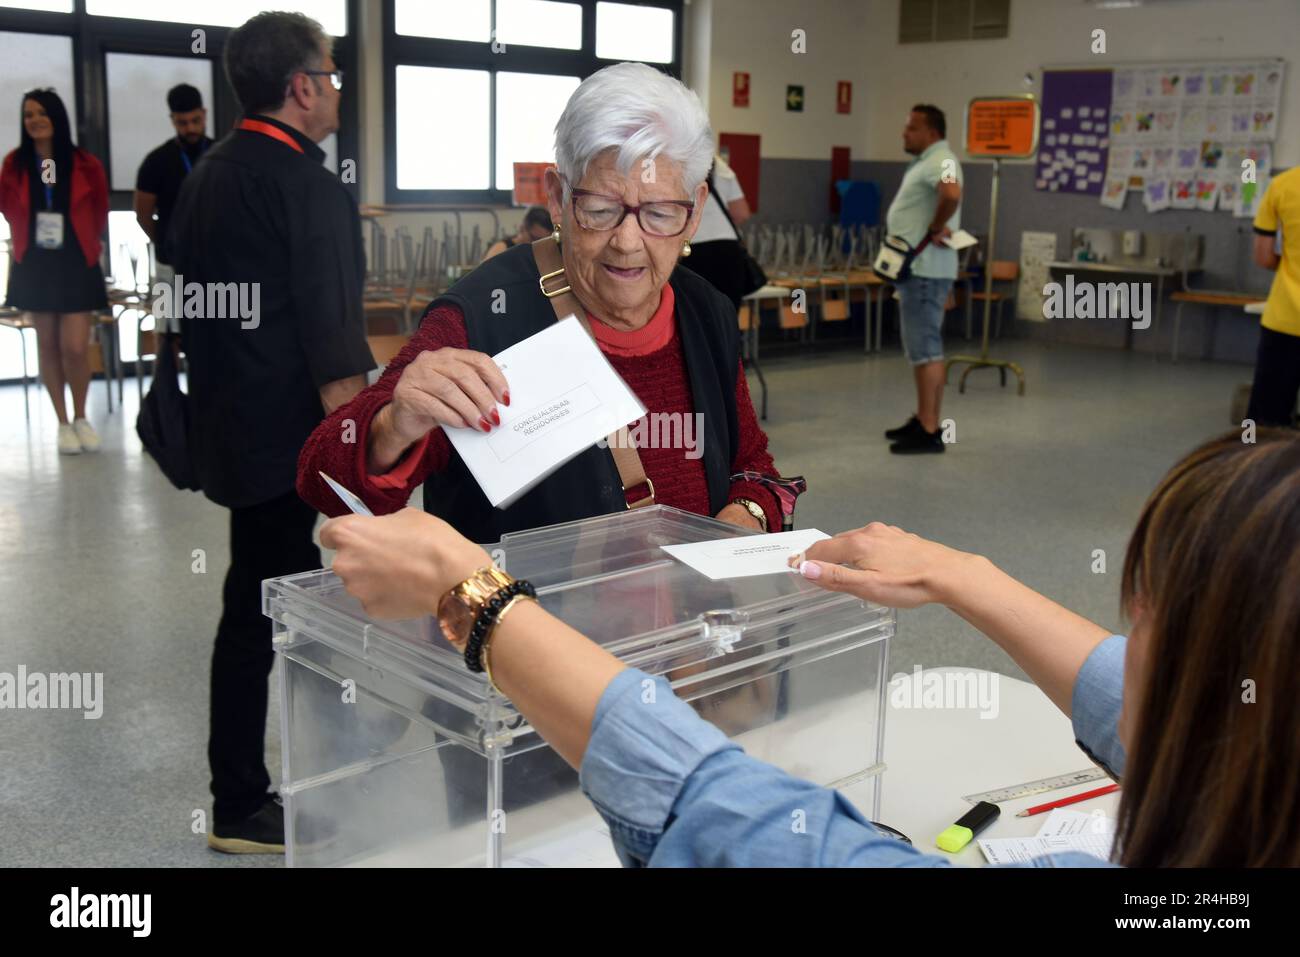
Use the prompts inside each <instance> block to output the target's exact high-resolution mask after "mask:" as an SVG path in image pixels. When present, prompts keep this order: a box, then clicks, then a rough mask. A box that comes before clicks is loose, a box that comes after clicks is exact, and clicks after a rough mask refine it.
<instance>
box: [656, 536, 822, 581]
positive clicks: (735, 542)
mask: <svg viewBox="0 0 1300 957" xmlns="http://www.w3.org/2000/svg"><path fill="white" fill-rule="evenodd" d="M823 538H830V536H829V535H827V534H826V533H825V532H822V531H818V530H817V529H815V528H801V529H798V530H797V531H793V532H777V533H775V534H773V535H742V536H741V537H739V538H721V539H714V540H713V541H710V542H691V543H689V544H686V545H660V546H659V547H660V548H662V549H663V550H664V551H666V552H667V553H668V554H669V555H671V556H672V557H673V558H675V559H677V560H678V561H679V562H681V563H683V564H684V565H689V566H690V567H691V568H694V569H695V570H696V571H697V572H699V573H700V574H701V575H705V576H707V577H708V578H711V579H713V581H718V580H719V579H723V578H748V577H750V576H752V575H775V574H777V573H778V572H781V573H784V574H787V575H788V574H789V573H790V572H792V571H793V572H797V571H798V569H792V568H791V567H790V564H789V562H790V556H791V555H792V554H794V553H795V552H802V551H804V550H805V549H806V548H808V547H809V546H810V545H812V544H813V543H814V542H820V541H821V540H822V539H823Z"/></svg>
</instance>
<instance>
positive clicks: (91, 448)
mask: <svg viewBox="0 0 1300 957" xmlns="http://www.w3.org/2000/svg"><path fill="white" fill-rule="evenodd" d="M72 428H73V431H75V432H76V433H77V441H78V442H80V443H81V449H82V451H83V452H98V451H99V433H98V432H96V431H95V427H94V426H93V425H91V424H90V423H89V422H87V421H86V420H85V419H76V420H74V421H73V423H72Z"/></svg>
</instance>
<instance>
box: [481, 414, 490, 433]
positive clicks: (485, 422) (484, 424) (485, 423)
mask: <svg viewBox="0 0 1300 957" xmlns="http://www.w3.org/2000/svg"><path fill="white" fill-rule="evenodd" d="M478 426H479V428H480V429H482V430H483V431H484V432H491V431H492V423H491V422H489V421H488V420H487V419H485V418H483V417H482V416H479V419H478Z"/></svg>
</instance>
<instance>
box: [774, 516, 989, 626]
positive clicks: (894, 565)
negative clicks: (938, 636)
mask: <svg viewBox="0 0 1300 957" xmlns="http://www.w3.org/2000/svg"><path fill="white" fill-rule="evenodd" d="M975 560H978V556H975V555H971V554H968V553H966V552H959V551H957V550H956V549H955V548H949V547H948V546H947V545H940V544H939V543H938V542H931V541H927V540H926V539H924V538H922V537H921V536H919V535H912V534H910V533H908V532H905V531H903V530H902V529H901V528H896V527H895V526H893V525H885V524H883V523H882V522H872V523H871V524H870V525H867V526H866V527H864V528H859V529H856V530H855V531H851V532H841V533H840V534H838V535H836V536H835V537H834V538H828V539H823V540H822V541H820V542H817V543H816V544H814V545H813V546H811V547H810V548H809V549H808V550H807V551H805V552H804V554H803V556H802V562H801V563H800V562H798V560H797V557H792V558H791V565H797V567H798V568H799V572H800V574H802V575H803V577H804V578H807V579H808V580H809V581H813V582H816V583H817V584H818V585H820V586H821V587H822V588H825V589H827V590H828V591H843V592H850V593H852V594H854V595H857V596H858V597H859V598H865V599H867V600H869V601H874V602H878V603H879V604H881V605H887V606H889V607H890V608H916V607H917V606H919V605H925V604H928V603H929V602H940V603H942V604H947V603H948V602H949V601H950V600H951V598H952V595H953V589H954V587H956V586H959V584H960V582H961V580H962V576H963V570H964V569H965V568H966V567H968V565H969V563H970V562H972V561H975ZM844 566H849V567H844Z"/></svg>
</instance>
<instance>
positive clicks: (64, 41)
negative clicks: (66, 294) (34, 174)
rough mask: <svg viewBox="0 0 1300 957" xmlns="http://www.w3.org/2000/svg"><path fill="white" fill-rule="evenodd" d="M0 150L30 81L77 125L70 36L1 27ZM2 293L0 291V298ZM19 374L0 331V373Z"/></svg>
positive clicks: (9, 140)
mask: <svg viewBox="0 0 1300 957" xmlns="http://www.w3.org/2000/svg"><path fill="white" fill-rule="evenodd" d="M0 63H3V64H4V68H3V69H0V107H2V108H0V153H8V152H9V151H10V150H11V149H13V148H14V147H16V146H17V145H18V141H19V139H20V138H21V136H22V120H21V117H20V114H19V106H20V103H21V100H22V95H23V94H24V93H25V92H27V91H28V90H30V89H32V88H33V87H38V86H39V87H46V86H52V87H54V89H55V91H56V92H57V93H58V94H59V96H60V97H62V98H63V105H64V106H66V107H67V108H68V120H69V122H71V123H72V131H73V136H74V137H75V136H76V131H77V98H76V96H75V95H74V86H73V82H72V38H71V37H61V36H50V35H48V34H43V33H7V32H4V33H0ZM8 288H9V223H8V222H7V221H6V220H5V218H4V217H3V216H0V290H7V289H8ZM3 301H4V293H3V292H0V302H3ZM24 335H26V336H27V337H28V343H27V345H28V349H27V360H28V367H29V368H28V372H29V373H30V374H33V375H34V374H35V372H36V339H35V333H33V332H26V333H24ZM20 375H22V348H21V345H20V343H19V341H18V337H17V336H16V335H13V334H12V333H7V334H5V335H0V379H16V378H18V377H19V376H20Z"/></svg>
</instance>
